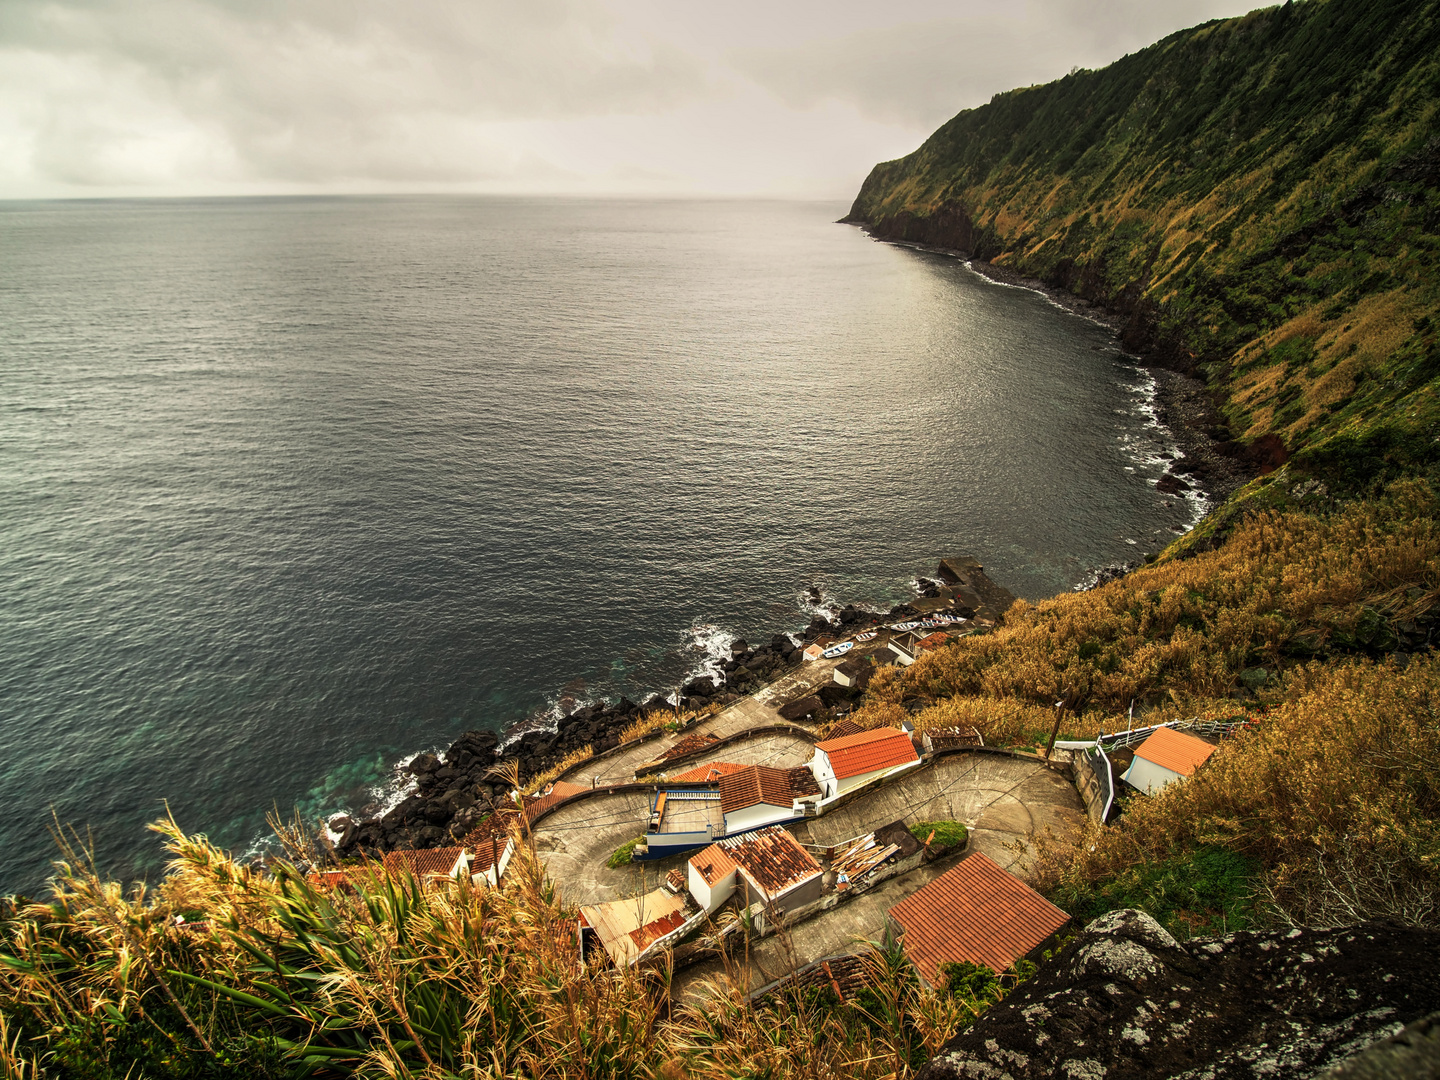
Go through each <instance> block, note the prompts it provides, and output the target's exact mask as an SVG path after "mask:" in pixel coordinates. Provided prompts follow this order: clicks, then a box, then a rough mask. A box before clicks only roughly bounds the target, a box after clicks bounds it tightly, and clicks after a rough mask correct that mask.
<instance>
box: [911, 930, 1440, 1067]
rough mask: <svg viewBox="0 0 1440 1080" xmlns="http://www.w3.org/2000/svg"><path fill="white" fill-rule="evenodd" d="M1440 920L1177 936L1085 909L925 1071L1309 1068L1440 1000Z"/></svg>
mask: <svg viewBox="0 0 1440 1080" xmlns="http://www.w3.org/2000/svg"><path fill="white" fill-rule="evenodd" d="M1437 962H1440V932H1437V931H1433V930H1417V929H1409V928H1402V927H1391V926H1376V925H1369V926H1357V927H1349V928H1345V929H1340V930H1289V931H1283V930H1281V931H1274V932H1266V933H1260V932H1249V933H1238V934H1232V935H1228V936H1226V937H1219V938H1196V939H1194V940H1191V941H1188V942H1185V943H1184V944H1180V943H1179V942H1177V941H1176V940H1175V939H1174V938H1173V937H1171V936H1170V935H1169V934H1168V933H1166V931H1165V930H1164V929H1162V928H1161V926H1160V925H1159V924H1158V923H1156V922H1155V920H1154V919H1152V918H1150V916H1148V915H1146V914H1144V913H1143V912H1139V911H1129V910H1127V911H1114V912H1111V913H1109V914H1107V915H1104V916H1102V917H1101V918H1099V919H1097V920H1095V921H1094V922H1092V923H1091V924H1090V925H1089V926H1087V927H1086V928H1085V929H1084V930H1083V931H1082V932H1081V933H1080V934H1079V936H1078V937H1077V938H1076V939H1075V940H1074V941H1073V942H1072V943H1071V944H1070V945H1069V946H1068V947H1067V948H1066V949H1064V950H1063V951H1062V952H1061V953H1060V954H1059V955H1058V956H1056V957H1055V958H1054V959H1053V960H1051V961H1050V962H1048V963H1047V964H1045V965H1044V966H1043V967H1042V968H1041V970H1040V972H1039V973H1038V974H1037V975H1036V976H1035V977H1034V978H1033V979H1032V980H1031V981H1029V982H1028V983H1026V984H1024V985H1023V986H1021V987H1020V988H1018V989H1017V990H1016V991H1015V992H1013V993H1012V994H1011V995H1010V996H1009V997H1007V998H1006V999H1005V1000H1004V1001H1003V1002H1001V1003H1000V1004H999V1005H996V1006H993V1007H992V1008H991V1009H989V1010H988V1011H987V1012H985V1013H984V1014H983V1015H982V1016H981V1017H980V1018H979V1019H978V1020H976V1021H975V1023H973V1024H971V1025H970V1026H969V1027H968V1028H966V1029H964V1030H963V1031H962V1032H960V1034H959V1035H957V1036H956V1037H955V1038H953V1039H952V1040H950V1042H948V1043H947V1044H946V1045H945V1047H944V1048H943V1049H942V1050H941V1052H940V1053H939V1054H937V1055H936V1056H935V1058H934V1059H933V1060H931V1061H930V1062H929V1064H927V1065H926V1066H925V1067H924V1069H922V1070H921V1072H920V1080H962V1078H964V1080H982V1078H994V1080H1000V1078H1005V1077H1008V1078H1013V1080H1029V1078H1035V1080H1040V1078H1042V1077H1043V1078H1046V1080H1049V1078H1051V1077H1059V1078H1064V1080H1101V1078H1104V1080H1141V1078H1145V1080H1160V1078H1162V1077H1166V1078H1169V1077H1187V1078H1194V1080H1200V1078H1202V1077H1203V1078H1206V1080H1229V1078H1236V1080H1238V1078H1242V1077H1243V1078H1247V1080H1248V1078H1258V1077H1287V1078H1288V1077H1311V1076H1316V1075H1318V1074H1321V1073H1323V1072H1325V1071H1326V1070H1327V1069H1330V1068H1332V1067H1333V1066H1335V1065H1337V1064H1339V1063H1341V1062H1343V1061H1345V1060H1347V1059H1349V1058H1351V1057H1352V1056H1353V1055H1355V1054H1357V1053H1359V1052H1360V1051H1362V1050H1365V1049H1366V1048H1367V1047H1369V1046H1370V1045H1371V1044H1373V1043H1376V1042H1378V1041H1380V1040H1383V1039H1385V1038H1387V1037H1390V1036H1392V1035H1394V1034H1396V1033H1397V1032H1398V1031H1400V1029H1401V1028H1402V1027H1403V1026H1404V1025H1406V1024H1410V1023H1412V1022H1414V1021H1416V1020H1419V1019H1421V1018H1423V1017H1425V1016H1427V1015H1429V1014H1430V1013H1432V1012H1434V1011H1435V1010H1436V1009H1437V1008H1440V978H1437V977H1436V974H1435V972H1436V968H1437Z"/></svg>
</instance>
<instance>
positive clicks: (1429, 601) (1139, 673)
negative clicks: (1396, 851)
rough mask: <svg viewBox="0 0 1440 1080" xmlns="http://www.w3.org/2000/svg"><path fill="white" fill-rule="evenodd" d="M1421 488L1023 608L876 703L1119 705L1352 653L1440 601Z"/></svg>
mask: <svg viewBox="0 0 1440 1080" xmlns="http://www.w3.org/2000/svg"><path fill="white" fill-rule="evenodd" d="M1435 511H1436V500H1435V497H1434V495H1433V493H1432V492H1431V490H1430V488H1429V487H1428V485H1426V484H1425V483H1423V482H1420V481H1407V482H1404V483H1398V484H1395V485H1392V487H1391V489H1390V491H1389V495H1388V497H1387V498H1386V499H1385V500H1382V501H1378V502H1374V503H1362V504H1353V505H1351V506H1349V507H1348V508H1347V509H1346V510H1344V511H1343V512H1342V513H1339V514H1337V515H1335V516H1334V517H1332V518H1321V517H1315V516H1311V515H1308V514H1305V513H1301V512H1298V511H1297V512H1289V513H1278V512H1274V511H1268V512H1263V513H1258V514H1255V515H1253V516H1251V517H1249V518H1248V519H1246V520H1245V521H1244V522H1243V523H1242V524H1241V525H1240V526H1238V527H1237V528H1236V529H1235V531H1234V533H1233V535H1232V536H1231V537H1230V539H1229V540H1228V542H1227V543H1226V544H1225V545H1224V546H1223V547H1222V548H1221V549H1220V550H1218V551H1213V552H1208V553H1206V554H1203V555H1199V556H1197V557H1193V558H1189V559H1184V560H1180V559H1170V560H1166V561H1164V562H1162V563H1158V564H1156V565H1154V566H1149V567H1144V568H1142V569H1140V570H1137V571H1135V572H1134V573H1131V574H1129V575H1127V576H1126V577H1124V578H1122V579H1120V580H1119V581H1115V582H1111V583H1109V584H1107V585H1104V586H1102V587H1101V588H1099V589H1096V590H1094V591H1092V592H1089V593H1081V594H1068V595H1062V596H1057V597H1055V598H1053V599H1050V600H1045V601H1041V602H1039V603H1036V604H1033V605H1032V604H1027V603H1025V602H1023V601H1021V602H1019V603H1017V604H1016V605H1015V606H1014V607H1013V608H1012V609H1011V610H1010V611H1009V612H1008V613H1007V614H1006V616H1005V619H1004V622H1003V624H1002V625H1001V626H1000V627H998V628H997V629H996V630H994V631H993V632H991V633H988V634H979V635H973V636H970V637H966V638H962V639H960V640H959V641H958V642H956V643H954V644H953V645H951V646H949V647H947V648H944V649H940V650H936V651H935V652H933V653H930V654H927V655H926V656H924V657H922V658H921V659H920V660H918V661H917V662H916V663H915V664H914V665H912V666H911V667H909V668H906V669H905V670H904V671H902V672H897V673H894V674H882V675H881V676H877V678H876V679H875V680H873V681H872V682H871V684H870V688H869V692H868V695H867V699H866V700H867V704H868V705H869V706H871V707H873V706H879V705H888V706H899V705H901V704H902V703H904V702H907V701H912V700H915V699H919V700H920V701H922V702H924V701H926V700H930V701H938V700H939V699H942V698H951V697H956V696H959V697H984V698H988V699H991V700H994V701H1005V700H1019V701H1023V702H1030V703H1034V704H1040V705H1045V706H1047V707H1048V706H1051V705H1053V703H1054V702H1055V701H1056V700H1061V699H1063V700H1065V701H1066V702H1067V703H1068V707H1069V708H1070V709H1071V710H1072V711H1075V712H1082V711H1084V710H1087V709H1089V710H1096V711H1099V712H1102V713H1104V712H1112V713H1113V712H1120V711H1123V710H1126V709H1128V708H1129V706H1130V705H1131V703H1132V702H1135V701H1138V702H1140V703H1141V704H1142V705H1143V704H1145V703H1147V702H1150V703H1154V702H1158V701H1159V700H1163V699H1164V698H1165V697H1167V696H1169V695H1171V694H1177V695H1186V696H1197V697H1223V696H1225V695H1226V694H1228V693H1229V692H1230V691H1231V690H1232V689H1233V688H1234V686H1235V685H1236V680H1237V678H1238V675H1239V673H1240V671H1241V670H1242V669H1244V668H1246V667H1250V666H1253V665H1262V664H1263V665H1269V666H1271V667H1274V666H1276V665H1277V664H1279V663H1281V662H1282V661H1283V660H1284V659H1285V657H1286V656H1289V655H1292V654H1294V653H1295V652H1296V651H1297V650H1299V651H1301V652H1304V651H1306V650H1309V651H1311V652H1318V651H1324V650H1327V649H1332V648H1348V647H1351V646H1349V645H1347V644H1346V643H1347V642H1351V641H1353V640H1356V639H1357V637H1358V636H1363V635H1367V634H1369V635H1372V636H1373V635H1374V634H1375V633H1379V632H1380V630H1379V629H1377V627H1383V626H1393V625H1397V624H1398V623H1400V622H1402V621H1405V620H1407V619H1412V618H1414V617H1415V616H1416V615H1417V614H1421V613H1424V612H1426V611H1428V610H1429V609H1430V608H1431V607H1432V606H1434V605H1435V604H1436V602H1437V600H1440V529H1437V527H1436V523H1435V520H1434V518H1435Z"/></svg>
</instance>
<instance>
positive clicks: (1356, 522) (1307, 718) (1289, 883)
mask: <svg viewBox="0 0 1440 1080" xmlns="http://www.w3.org/2000/svg"><path fill="white" fill-rule="evenodd" d="M1437 512H1440V500H1437V499H1436V498H1435V496H1434V494H1433V493H1432V492H1431V490H1430V487H1429V485H1428V484H1427V483H1426V482H1425V481H1423V480H1407V481H1397V482H1395V483H1394V484H1392V485H1391V486H1390V488H1389V489H1388V490H1387V491H1386V492H1385V494H1384V496H1383V497H1381V498H1378V499H1374V500H1364V501H1357V502H1353V503H1350V504H1347V505H1345V506H1344V507H1343V508H1340V509H1335V510H1329V511H1324V512H1318V513H1317V512H1315V511H1313V510H1306V509H1302V508H1290V509H1287V510H1284V511H1279V510H1266V511H1260V512H1254V513H1250V514H1248V515H1245V516H1244V517H1243V518H1242V519H1241V521H1240V522H1239V524H1238V525H1236V527H1235V528H1234V530H1233V532H1232V533H1231V535H1230V536H1229V538H1228V539H1227V540H1226V542H1225V543H1224V544H1223V545H1222V546H1221V547H1220V548H1219V549H1218V550H1215V551H1212V552H1208V553H1205V554H1201V555H1198V556H1193V557H1189V558H1183V557H1180V555H1179V554H1175V553H1172V554H1169V555H1167V556H1165V557H1162V558H1161V559H1160V560H1159V561H1158V562H1157V563H1155V564H1154V565H1152V566H1147V567H1145V568H1143V569H1141V570H1138V571H1136V572H1134V573H1132V574H1129V575H1127V576H1126V577H1124V578H1121V579H1119V580H1117V581H1113V582H1110V583H1108V584H1106V585H1103V586H1101V587H1100V588H1098V589H1095V590H1093V591H1091V592H1088V593H1079V594H1072V595H1068V596H1059V597H1056V598H1054V599H1052V600H1046V601H1043V602H1041V603H1037V604H1033V605H1029V604H1024V603H1020V604H1017V605H1016V606H1015V607H1014V608H1012V609H1011V611H1010V612H1009V613H1007V615H1006V617H1005V619H1004V622H1003V624H1002V625H1001V626H1000V627H999V628H997V629H996V630H994V631H993V632H991V633H988V634H978V635H973V636H970V637H966V638H961V639H959V640H958V641H956V642H955V643H953V644H952V645H950V646H949V647H947V648H944V649H940V650H937V651H935V652H932V653H931V654H929V655H927V656H925V657H923V658H922V659H920V660H918V661H917V662H916V663H915V664H914V665H912V666H911V667H909V668H905V669H903V670H902V669H891V670H888V671H887V672H886V673H885V674H884V675H883V676H877V677H876V678H875V679H874V680H872V682H871V684H870V693H869V696H868V697H867V699H866V703H865V705H864V706H863V707H862V708H861V709H860V710H858V711H857V712H856V714H855V718H856V720H857V721H859V722H860V723H863V724H865V725H867V726H873V725H878V724H884V723H892V722H894V721H895V720H896V719H898V718H899V717H901V716H904V715H907V714H912V715H913V719H914V722H915V725H916V727H917V728H919V729H921V730H933V729H938V728H947V727H951V726H957V725H958V726H961V727H964V728H970V727H972V726H973V727H975V728H977V729H978V730H979V731H980V732H981V734H982V735H984V736H985V739H986V742H987V743H990V744H999V745H1036V744H1043V742H1044V741H1045V740H1046V738H1047V736H1048V734H1049V732H1050V730H1051V728H1052V725H1053V724H1054V721H1055V711H1054V702H1055V701H1056V700H1057V699H1058V698H1064V699H1065V700H1066V701H1067V702H1068V703H1069V706H1070V708H1071V710H1073V711H1072V712H1070V713H1068V714H1067V716H1066V717H1065V729H1063V730H1064V733H1065V734H1068V735H1070V736H1071V737H1079V738H1085V737H1093V736H1094V735H1095V734H1097V732H1098V731H1099V730H1100V729H1102V728H1104V729H1109V730H1115V729H1117V728H1123V727H1125V726H1128V724H1129V721H1128V715H1127V714H1128V709H1129V707H1130V702H1131V701H1132V700H1133V701H1137V702H1138V703H1139V705H1138V708H1139V711H1140V713H1141V715H1142V717H1143V720H1142V721H1141V722H1143V723H1154V722H1157V721H1161V720H1167V719H1177V718H1182V717H1195V718H1202V719H1226V720H1229V719H1236V718H1245V719H1249V720H1251V721H1252V723H1250V724H1248V725H1247V726H1246V729H1245V731H1244V732H1243V734H1241V735H1239V736H1238V737H1236V738H1233V739H1230V740H1226V741H1225V742H1223V743H1222V744H1221V746H1220V748H1219V749H1218V750H1217V751H1216V753H1215V754H1214V755H1213V756H1212V758H1211V759H1210V761H1209V762H1208V763H1207V764H1206V765H1205V767H1204V768H1203V769H1201V770H1200V771H1199V772H1198V773H1197V774H1196V776H1195V777H1194V778H1192V779H1190V780H1188V781H1186V782H1185V783H1183V784H1177V785H1174V786H1172V787H1169V788H1167V789H1165V791H1164V793H1163V794H1161V795H1158V796H1156V797H1154V798H1136V799H1133V800H1131V801H1130V802H1129V803H1128V805H1127V807H1126V809H1125V812H1124V815H1123V817H1122V818H1121V820H1120V822H1119V823H1118V824H1117V825H1112V826H1109V827H1106V828H1091V829H1089V830H1088V831H1087V833H1086V834H1085V835H1084V836H1082V837H1068V838H1056V837H1051V838H1039V847H1040V850H1041V858H1040V861H1039V864H1038V865H1037V867H1036V874H1037V878H1038V880H1039V882H1040V884H1041V885H1042V887H1043V888H1045V889H1046V891H1047V892H1048V893H1049V895H1050V897H1051V899H1052V900H1054V901H1055V902H1056V903H1057V904H1058V905H1059V906H1061V907H1062V908H1064V909H1065V910H1067V911H1070V912H1073V913H1074V914H1077V915H1080V916H1084V917H1089V916H1093V915H1096V914H1099V913H1100V912H1102V911H1105V910H1108V909H1109V908H1111V907H1117V906H1140V907H1144V908H1145V909H1147V910H1150V911H1151V912H1152V914H1155V915H1156V916H1157V917H1158V918H1160V919H1161V920H1162V921H1164V922H1166V923H1167V924H1168V925H1170V926H1171V928H1172V929H1174V930H1176V931H1177V932H1180V933H1190V932H1198V931H1202V930H1203V931H1207V932H1208V931H1219V930H1221V929H1223V928H1230V929H1235V928H1237V926H1243V925H1246V924H1247V923H1249V922H1253V921H1257V920H1276V919H1279V920H1282V921H1290V922H1294V923H1297V924H1301V925H1310V926H1315V925H1319V926H1326V925H1341V924H1345V923H1350V922H1357V921H1363V920H1365V919H1375V918H1386V919H1395V920H1399V921H1403V922H1407V923H1411V924H1416V925H1436V924H1440V904H1437V903H1436V901H1435V897H1437V896H1440V826H1437V824H1436V822H1437V820H1440V712H1437V710H1440V657H1437V656H1436V654H1435V653H1434V651H1433V649H1432V648H1431V644H1432V642H1431V641H1430V636H1431V626H1432V625H1433V619H1434V614H1433V613H1434V612H1435V608H1436V604H1437V601H1440V531H1437V527H1436V517H1437ZM1247 676H1249V677H1248V678H1247ZM1247 683H1248V684H1249V685H1250V686H1252V687H1254V691H1253V692H1252V691H1251V690H1250V689H1248V688H1247V687H1246V684H1247ZM1232 695H1238V699H1237V696H1232Z"/></svg>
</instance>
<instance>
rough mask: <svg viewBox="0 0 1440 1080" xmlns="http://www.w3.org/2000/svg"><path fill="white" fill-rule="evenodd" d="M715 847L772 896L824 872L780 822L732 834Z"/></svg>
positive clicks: (714, 845)
mask: <svg viewBox="0 0 1440 1080" xmlns="http://www.w3.org/2000/svg"><path fill="white" fill-rule="evenodd" d="M711 847H718V848H721V849H722V850H723V851H724V853H725V855H726V856H727V857H728V858H729V859H730V860H731V861H733V862H734V864H735V865H736V866H738V867H739V868H740V870H741V872H742V873H743V874H745V876H746V877H748V878H749V879H750V880H751V881H752V882H754V884H756V885H757V886H759V887H760V889H761V890H762V891H763V892H764V893H766V894H767V895H768V896H769V897H770V898H772V899H773V898H774V897H776V896H778V895H779V894H780V893H782V892H784V891H785V890H787V889H789V888H790V887H791V886H792V885H798V884H800V883H801V882H802V881H808V880H809V879H810V878H812V877H815V876H816V875H817V874H819V873H820V864H819V863H817V862H816V861H815V860H814V859H813V858H812V857H811V855H810V853H809V852H808V851H806V850H805V849H804V848H803V847H801V846H800V841H798V840H796V839H795V837H793V836H791V835H790V834H789V833H788V832H786V831H785V830H784V829H783V828H781V827H780V826H779V825H771V826H769V827H768V828H764V829H756V830H755V831H754V832H749V833H745V834H743V835H741V836H732V837H729V838H728V839H725V840H721V841H719V842H718V843H716V844H713V845H711ZM706 850H707V851H708V850H710V849H709V848H707V849H706ZM701 854H704V853H703V852H702V853H701ZM698 857H699V856H697V858H698Z"/></svg>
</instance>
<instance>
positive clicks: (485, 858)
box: [465, 833, 511, 874]
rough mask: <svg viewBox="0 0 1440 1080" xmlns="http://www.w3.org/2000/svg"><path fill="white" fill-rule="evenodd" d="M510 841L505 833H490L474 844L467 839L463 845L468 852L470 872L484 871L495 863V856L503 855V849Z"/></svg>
mask: <svg viewBox="0 0 1440 1080" xmlns="http://www.w3.org/2000/svg"><path fill="white" fill-rule="evenodd" d="M510 843H511V840H510V837H509V835H508V834H506V833H491V834H490V836H489V837H487V838H485V839H483V840H481V841H480V842H479V843H476V844H471V843H469V842H468V839H467V842H466V844H465V847H466V850H468V851H469V852H470V873H472V874H483V873H485V871H487V870H489V869H490V868H491V867H492V866H494V865H495V860H496V859H497V858H499V859H503V858H504V857H505V851H506V849H507V848H508V847H509V846H510Z"/></svg>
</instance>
